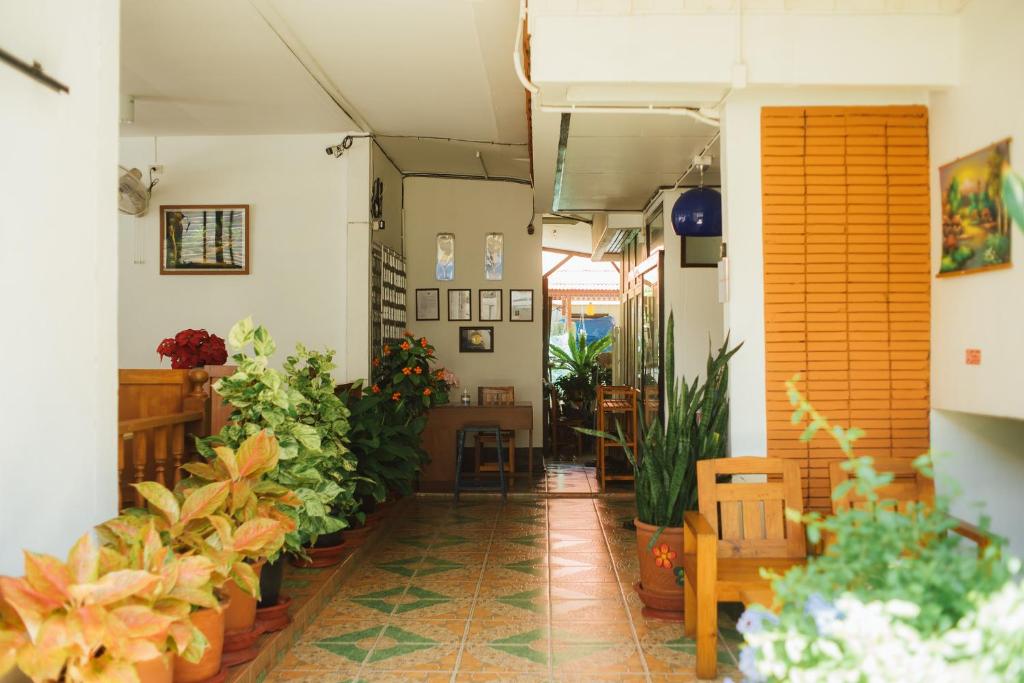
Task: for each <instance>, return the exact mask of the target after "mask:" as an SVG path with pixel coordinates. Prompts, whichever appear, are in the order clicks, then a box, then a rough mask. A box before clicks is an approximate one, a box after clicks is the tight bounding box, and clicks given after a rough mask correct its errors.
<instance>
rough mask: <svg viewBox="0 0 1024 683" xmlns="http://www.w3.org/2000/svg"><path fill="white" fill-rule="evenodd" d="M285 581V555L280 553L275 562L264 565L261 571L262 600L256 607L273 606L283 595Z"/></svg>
mask: <svg viewBox="0 0 1024 683" xmlns="http://www.w3.org/2000/svg"><path fill="white" fill-rule="evenodd" d="M282 583H284V555H278V557H277V559H276V560H274V561H273V562H267V563H266V564H265V565H263V571H261V572H260V601H259V603H258V604H257V607H256V609H264V608H268V607H273V606H274V605H276V604H277V601H278V599H279V598H280V596H281V584H282Z"/></svg>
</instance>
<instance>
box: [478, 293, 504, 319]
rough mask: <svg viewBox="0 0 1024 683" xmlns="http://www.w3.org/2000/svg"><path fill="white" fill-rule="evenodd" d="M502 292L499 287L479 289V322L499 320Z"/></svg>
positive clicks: (500, 317) (501, 313)
mask: <svg viewBox="0 0 1024 683" xmlns="http://www.w3.org/2000/svg"><path fill="white" fill-rule="evenodd" d="M501 300H502V293H501V290H500V289H481V290H480V322H484V321H492V320H501V319H502V315H503V311H502V310H501V309H502V301H501Z"/></svg>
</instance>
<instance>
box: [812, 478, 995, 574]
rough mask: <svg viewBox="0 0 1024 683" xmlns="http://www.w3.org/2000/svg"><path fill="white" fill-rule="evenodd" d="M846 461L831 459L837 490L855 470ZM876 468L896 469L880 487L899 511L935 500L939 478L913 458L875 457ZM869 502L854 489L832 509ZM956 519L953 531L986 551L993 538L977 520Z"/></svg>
mask: <svg viewBox="0 0 1024 683" xmlns="http://www.w3.org/2000/svg"><path fill="white" fill-rule="evenodd" d="M842 465H843V461H841V460H837V461H835V462H832V463H829V466H828V482H829V486H830V487H831V489H832V490H833V491H835V489H836V487H837V486H839V485H840V484H842V483H843V482H845V481H847V480H849V479H850V477H851V473H850V472H847V471H846V470H844V469H843V466H842ZM874 468H875V470H876V471H878V472H892V474H893V480H892V481H891V482H889V483H888V484H887V485H885V486H883V487H882V488H880V489H878V495H879V496H880V498H881V499H882V500H891V501H895V502H896V509H897V510H898V511H901V512H902V511H904V510H906V509H907V507H908V506H909V505H910V503H924V504H926V505H929V506H931V505H934V504H935V481H934V480H933V479H931V478H929V477H926V476H924V475H923V474H921V473H920V472H918V471H917V470H916V469H915V468H914V465H913V462H912V461H910V460H907V459H905V458H874ZM866 502H867V501H866V500H865V499H864V497H863V496H859V495H858V494H857V492H856V491H855V490H854V489H850V490H849V491H848V492H847V493H846V495H844V496H843V497H842V498H840V499H838V500H833V501H832V512H833V513H835V512H839V511H840V510H849V509H851V508H862V507H864V505H865V504H866ZM954 521H955V522H956V526H955V527H953V529H952V531H953V532H954V533H956V534H959V535H960V536H963V537H964V538H966V539H969V540H971V541H974V542H975V543H977V544H978V554H979V555H980V554H982V553H983V552H984V551H985V548H987V547H988V545H989V543H990V542H991V539H990V538H989V537H988V536H987V535H986V534H985V532H984V531H982V530H981V529H979V528H978V527H976V526H975V525H973V524H969V523H968V522H965V521H963V520H961V519H956V518H954Z"/></svg>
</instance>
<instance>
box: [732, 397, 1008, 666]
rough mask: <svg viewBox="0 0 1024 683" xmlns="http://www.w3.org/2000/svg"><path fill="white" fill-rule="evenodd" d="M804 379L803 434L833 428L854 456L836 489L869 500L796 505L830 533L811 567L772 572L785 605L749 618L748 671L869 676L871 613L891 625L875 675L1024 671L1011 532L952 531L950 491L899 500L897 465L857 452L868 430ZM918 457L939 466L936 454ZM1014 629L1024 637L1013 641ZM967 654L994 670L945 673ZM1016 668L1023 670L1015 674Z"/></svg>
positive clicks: (923, 466)
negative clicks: (820, 405)
mask: <svg viewBox="0 0 1024 683" xmlns="http://www.w3.org/2000/svg"><path fill="white" fill-rule="evenodd" d="M798 381H799V377H796V378H794V379H792V380H790V381H789V382H787V387H788V392H789V399H790V402H791V403H792V405H793V407H794V413H793V418H792V420H793V423H794V424H803V425H805V429H804V431H803V433H802V435H801V437H800V439H801V440H802V441H805V442H806V441H809V440H811V439H812V438H813V437H814V436H815V434H817V433H819V432H823V433H827V434H829V435H830V436H831V437H832V438H833V439H834V440H835V441H836V443H837V444H838V445H839V447H840V449H841V450H842V452H843V453H844V454H845V456H846V458H847V459H846V460H845V461H844V462H843V463H842V467H843V468H844V469H845V470H847V471H848V472H850V473H851V474H852V475H853V476H852V477H851V478H850V479H849V480H847V481H845V482H843V483H842V484H840V485H839V486H837V487H836V489H835V490H834V491H833V492H832V497H833V499H839V498H842V497H843V496H846V495H847V494H848V493H850V491H851V490H852V491H855V492H856V494H857V497H858V498H859V499H862V500H864V501H865V504H864V505H863V506H858V507H855V508H852V509H842V510H840V511H839V512H838V513H837V514H834V515H829V516H823V515H821V514H820V513H817V512H808V513H805V514H802V515H801V514H800V513H797V512H796V511H793V510H787V513H786V514H787V516H788V517H790V518H792V519H799V520H800V521H802V522H803V523H804V525H805V527H806V529H807V535H808V539H809V540H810V541H811V542H814V543H817V542H818V541H819V540H820V539H822V538H823V537H826V538H828V539H829V543H828V544H827V546H826V549H825V552H824V554H822V555H819V556H815V557H811V558H809V560H808V562H807V564H806V565H805V566H801V567H796V568H794V569H792V570H790V571H789V572H787V573H786V574H785V575H784V576H775V575H771V574H768V573H766V576H769V577H770V578H773V579H774V581H773V589H774V594H775V601H776V607H778V608H779V611H778V615H777V616H775V615H771V614H767V613H764V612H761V611H759V610H758V609H757V608H752V609H751V610H748V612H747V614H745V615H744V618H743V619H741V621H740V628H741V631H743V632H744V634H745V638H746V640H747V643H748V646H747V648H746V649H745V650H744V652H743V656H742V657H741V660H740V664H741V669H743V671H744V673H745V674H746V675H747V678H748V680H756V681H785V680H796V679H799V680H807V681H814V680H868V679H867V678H866V677H865V676H864V675H863V670H862V667H863V666H866V665H865V664H864V661H863V660H864V658H865V657H870V656H871V653H870V648H868V651H860V650H859V649H858V648H859V646H860V645H862V644H863V643H862V642H861V638H860V635H859V634H860V633H861V632H863V631H864V628H866V622H865V620H867V619H871V620H874V621H875V622H877V628H875V627H872V631H873V632H874V633H878V634H881V633H882V630H883V629H884V631H885V632H886V633H891V636H889V637H888V640H887V647H888V648H889V654H888V656H885V657H883V658H881V659H880V660H878V661H872V662H871V664H870V665H871V666H872V667H884V668H886V670H884V671H883V670H876V671H875V674H874V676H873V677H872V678H871V680H879V681H890V680H891V681H895V680H899V681H906V680H921V681H924V680H929V681H931V680H1021V678H1020V677H1021V676H1024V657H1022V656H1021V654H1020V653H1021V651H1022V650H1021V647H1024V632H1022V631H1021V629H1020V628H1019V626H1017V627H1014V626H1011V625H1010V624H1020V623H1022V619H1024V592H1022V591H1021V590H1020V587H1017V586H1015V585H1012V584H1014V581H1013V576H1014V575H1015V574H1016V573H1017V572H1018V571H1019V569H1020V563H1019V561H1017V560H1015V559H1012V558H1007V557H1006V556H1005V554H1004V542H1003V540H1002V539H1000V538H998V537H996V536H994V535H992V534H990V533H988V532H987V520H985V519H984V518H983V519H982V520H981V527H982V529H983V531H985V532H986V533H988V536H989V538H990V539H991V543H990V544H989V545H988V546H987V547H986V548H985V549H984V551H982V552H980V553H978V552H977V549H976V548H975V547H973V544H972V545H971V546H970V547H965V544H964V541H963V540H962V539H961V538H960V537H959V536H957V535H954V534H952V533H950V531H951V530H952V529H953V528H954V527H955V526H956V521H955V520H954V519H953V517H951V516H950V514H949V503H950V498H949V497H946V496H939V497H937V498H936V500H935V501H934V504H930V505H929V504H925V503H911V504H909V505H906V504H903V505H901V506H899V507H897V503H896V501H893V500H887V499H884V498H883V497H882V495H881V494H880V493H879V491H880V490H881V488H882V487H883V486H885V485H886V484H888V483H889V482H891V481H892V479H893V475H892V473H887V472H878V471H876V470H875V468H874V467H873V460H872V458H870V457H867V456H857V455H856V454H855V452H854V447H855V445H856V442H857V440H858V439H859V438H861V437H862V436H863V435H864V432H863V431H862V430H861V429H858V428H856V427H851V428H849V429H844V428H843V427H841V426H838V425H834V424H832V423H830V422H829V421H828V419H827V418H825V417H824V416H823V415H821V414H820V413H818V412H817V411H816V410H815V409H814V407H813V406H812V405H811V404H810V403H809V402H808V401H807V399H806V398H805V397H804V396H803V395H802V394H801V393H800V391H799V390H798V388H797V382H798ZM914 466H915V467H916V468H917V469H918V471H919V472H920V473H921V474H923V475H925V476H928V477H933V476H934V471H933V458H932V456H931V455H930V454H925V455H922V456H920V457H918V458H916V459H915V460H914ZM995 612H998V613H1001V616H1000V617H999V618H1000V619H1003V620H1005V622H1004V627H1003V628H1002V630H1003V631H1007V629H1009V630H1008V631H1007V632H1006V633H998V632H997V631H1000V626H999V623H998V621H997V622H996V623H981V622H991V618H989V619H985V618H979V616H978V615H980V614H983V613H995ZM854 622H857V623H854ZM1009 632H1013V633H1016V634H1017V635H1016V636H1014V637H1012V638H1009V640H1007V638H1008V633H1009ZM1007 648H1009V649H1007ZM917 655H920V658H918V659H915V656H917ZM910 661H913V662H916V664H915V665H914V667H916V669H915V670H913V671H907V670H906V666H905V662H910ZM966 664H970V666H971V667H979V666H980V667H983V668H986V671H985V673H986V675H985V676H983V677H982V678H977V677H976V676H977V675H978V673H977V671H975V673H973V674H972V675H967V676H966V677H960V678H957V677H955V676H954V677H952V678H948V677H945V676H949V675H950V672H951V671H953V670H954V669H955V668H956V667H958V666H960V665H966ZM901 667H903V668H902V670H901ZM914 667H911V669H914ZM930 667H938V668H937V669H931V668H930ZM1011 670H1013V671H1015V672H1016V673H1014V674H1013V675H1009V672H1010V671H1011ZM972 671H974V669H973V668H972ZM844 672H847V673H848V675H846V674H844ZM858 672H860V673H858ZM844 675H846V677H844ZM1007 675H1009V677H1006V676H1007ZM849 676H853V677H852V678H851V677H849Z"/></svg>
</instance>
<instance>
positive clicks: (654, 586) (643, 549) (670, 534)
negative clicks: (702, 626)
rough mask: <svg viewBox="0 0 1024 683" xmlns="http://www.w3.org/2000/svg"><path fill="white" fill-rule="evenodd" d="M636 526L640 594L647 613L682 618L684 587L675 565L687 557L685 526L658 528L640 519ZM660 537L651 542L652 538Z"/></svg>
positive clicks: (636, 520)
mask: <svg viewBox="0 0 1024 683" xmlns="http://www.w3.org/2000/svg"><path fill="white" fill-rule="evenodd" d="M633 523H634V524H635V525H636V554H637V557H638V558H639V560H640V583H639V584H638V585H637V593H638V594H639V595H640V599H641V600H642V601H643V603H644V605H645V608H644V613H645V614H646V615H647V616H652V617H658V618H668V619H681V618H682V616H683V588H682V586H680V585H679V584H677V583H676V573H675V568H676V567H678V566H679V562H680V560H681V559H682V557H683V528H682V527H665V528H663V529H662V530H661V533H660V534H659V533H658V529H659V528H661V527H657V526H654V525H651V524H645V523H643V522H641V521H640V520H639V519H635V520H633ZM656 535H657V540H655V541H654V544H653V546H652V545H651V539H652V538H654V537H655V536H656Z"/></svg>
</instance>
